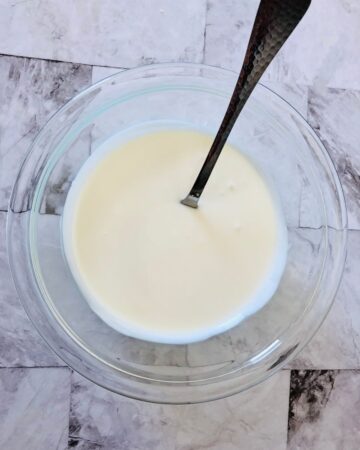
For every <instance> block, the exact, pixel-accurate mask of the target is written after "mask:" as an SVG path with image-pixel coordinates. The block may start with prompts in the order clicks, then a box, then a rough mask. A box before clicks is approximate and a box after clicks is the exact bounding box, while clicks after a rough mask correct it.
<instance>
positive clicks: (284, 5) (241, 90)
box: [182, 0, 311, 208]
mask: <svg viewBox="0 0 360 450" xmlns="http://www.w3.org/2000/svg"><path fill="white" fill-rule="evenodd" d="M310 3H311V0H261V2H260V5H259V9H258V12H257V14H256V18H255V22H254V27H253V30H252V33H251V36H250V40H249V44H248V47H247V50H246V54H245V59H244V63H243V66H242V69H241V72H240V75H239V78H238V81H237V83H236V86H235V89H234V92H233V95H232V97H231V100H230V104H229V106H228V109H227V111H226V114H225V116H224V119H223V121H222V123H221V125H220V128H219V130H218V132H217V135H216V137H215V139H214V142H213V144H212V146H211V148H210V151H209V154H208V156H207V158H206V160H205V162H204V164H203V166H202V168H201V171H200V173H199V175H198V177H197V179H196V181H195V183H194V186H193V188H192V189H191V191H190V194H189V195H188V196H187V197H186V198H185V199H184V200H183V201H182V203H184V204H186V205H187V206H192V207H193V208H196V207H197V202H198V199H199V197H200V195H201V193H202V191H203V189H204V187H205V185H206V183H207V181H208V179H209V177H210V174H211V172H212V170H213V168H214V166H215V164H216V161H217V159H218V157H219V155H220V153H221V150H222V149H223V147H224V145H225V142H226V140H227V138H228V137H229V134H230V132H231V130H232V128H233V126H234V124H235V122H236V119H237V118H238V116H239V114H240V112H241V110H242V109H243V107H244V105H245V103H246V101H247V100H248V98H249V96H250V94H251V92H252V91H253V89H254V88H255V86H256V84H257V82H258V81H259V79H260V77H261V76H262V74H263V73H264V72H265V70H266V68H267V67H268V65H269V64H270V62H271V61H272V59H273V58H274V56H275V55H276V54H277V52H278V51H279V50H280V48H281V47H282V45H283V44H284V42H285V41H286V40H287V38H288V37H289V35H290V34H291V32H292V31H293V30H294V29H295V28H296V26H297V24H298V23H299V22H300V20H301V19H302V17H303V15H304V14H305V12H306V10H307V9H308V7H309V5H310Z"/></svg>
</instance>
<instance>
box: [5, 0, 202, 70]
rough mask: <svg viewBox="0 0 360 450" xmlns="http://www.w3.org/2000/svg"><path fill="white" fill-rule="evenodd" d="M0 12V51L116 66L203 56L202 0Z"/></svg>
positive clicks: (18, 6)
mask: <svg viewBox="0 0 360 450" xmlns="http://www.w3.org/2000/svg"><path fill="white" fill-rule="evenodd" d="M1 10H2V11H1V19H0V52H1V53H6V54H11V55H21V56H30V57H37V58H45V59H55V60H60V61H71V62H77V63H85V64H95V65H103V66H118V67H132V66H136V65H139V64H146V63H151V62H160V61H162V62H165V61H166V62H168V61H191V62H200V61H201V60H202V56H203V47H204V28H205V10H206V1H205V0H195V1H194V0H184V1H182V2H174V1H172V0H157V1H156V2H146V1H142V0H134V1H132V2H131V7H129V3H128V2H117V1H113V0H103V1H102V2H101V3H99V2H98V1H97V0H78V1H76V2H75V3H74V2H73V1H72V0H63V1H61V2H59V1H58V0H49V1H42V0H33V1H31V0H30V1H17V0H14V1H11V2H7V3H6V2H5V3H3V4H2V7H1Z"/></svg>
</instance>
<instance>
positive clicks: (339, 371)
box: [0, 0, 360, 450]
mask: <svg viewBox="0 0 360 450" xmlns="http://www.w3.org/2000/svg"><path fill="white" fill-rule="evenodd" d="M257 4H258V1H257V0H182V1H181V2H179V1H175V0H153V1H151V2H150V1H146V0H133V1H131V2H129V1H126V0H102V1H100V0H76V1H74V0H46V1H45V0H0V448H1V449H3V450H23V449H27V450H52V449H59V450H63V449H67V448H76V449H89V450H90V449H104V450H112V449H126V450H128V449H129V450H172V449H174V450H198V449H199V450H200V449H209V450H237V449H249V450H285V449H288V450H295V449H301V450H358V449H359V448H360V420H359V416H360V289H359V287H358V286H359V280H360V276H359V275H360V192H359V188H360V151H359V148H358V146H359V141H360V127H359V122H360V58H359V42H360V26H359V24H360V2H359V1H358V0H313V2H312V6H311V8H310V10H309V12H308V14H307V16H306V17H305V19H304V20H303V22H302V23H301V25H300V26H299V27H298V29H297V30H296V31H295V32H294V34H293V36H292V38H291V40H290V41H288V42H287V43H286V45H285V46H284V48H283V49H282V50H281V53H280V54H279V55H278V57H277V58H276V60H275V61H274V62H273V64H272V65H271V67H270V68H269V70H268V71H267V73H266V74H265V75H264V77H263V80H262V81H263V83H264V84H266V85H268V86H270V87H271V88H272V89H274V90H275V91H277V92H279V93H280V94H281V95H282V96H283V97H284V98H285V99H287V100H288V101H289V102H290V103H291V104H293V105H294V106H295V107H296V108H297V109H298V110H299V111H300V112H301V113H302V114H303V115H304V116H305V117H306V118H307V120H308V121H309V122H310V124H311V125H312V126H313V127H314V128H315V130H316V131H317V133H318V134H319V136H320V137H321V139H322V140H323V141H324V143H325V144H326V146H327V148H328V150H329V152H330V153H331V156H332V158H333V160H334V162H335V164H336V166H337V169H338V172H339V175H340V178H341V181H342V183H343V187H344V191H345V195H346V200H347V204H348V208H349V228H350V232H349V245H348V259H347V263H346V270H345V274H344V278H343V281H342V284H341V287H340V290H339V292H338V294H337V297H336V301H335V304H334V306H333V308H332V310H331V312H330V314H329V315H328V317H327V319H326V321H325V322H324V324H323V326H322V327H321V329H320V331H319V332H318V334H317V335H316V337H315V338H314V339H313V340H312V341H311V343H310V344H309V345H308V346H307V347H306V348H305V349H304V350H303V351H302V353H301V354H300V355H299V356H298V357H297V358H296V360H295V361H293V362H292V363H291V365H290V366H289V367H288V368H287V369H286V370H282V371H281V372H280V373H278V374H277V375H275V376H274V377H272V378H271V379H270V380H269V381H267V382H265V383H263V384H262V385H259V386H257V387H256V388H253V389H252V390H250V391H247V392H246V393H243V394H239V395H235V396H233V397H231V398H228V399H224V400H219V401H216V402H211V403H207V404H202V405H187V406H166V405H153V404H145V403H142V402H139V401H135V400H130V399H127V398H123V397H120V396H117V395H115V394H112V393H110V392H107V391H105V390H103V389H101V388H100V387H98V386H95V385H94V384H92V383H90V382H88V381H86V380H85V379H83V378H82V377H81V376H79V375H77V374H76V373H73V372H72V371H71V370H70V369H69V368H68V367H66V366H65V365H64V363H63V362H62V361H60V360H59V359H58V358H57V357H56V356H55V355H54V354H53V353H52V352H51V351H50V350H49V349H48V348H47V346H46V345H45V344H44V342H43V341H42V339H41V338H40V337H39V336H38V334H37V332H36V331H35V330H34V328H33V326H32V325H31V324H30V322H29V320H28V319H27V317H26V315H25V313H24V311H23V309H22V307H21V305H20V304H19V301H18V298H17V295H16V293H15V290H14V287H13V285H12V282H11V279H10V273H9V268H8V264H7V259H6V249H5V242H4V241H5V238H4V232H5V231H4V226H5V222H6V215H7V203H8V199H9V194H10V189H11V186H12V184H13V182H14V178H15V175H16V172H17V170H18V167H19V164H20V161H21V160H22V159H23V157H24V155H25V153H26V151H27V148H28V146H29V143H30V142H31V141H32V139H33V138H34V136H35V134H36V133H37V132H38V130H39V129H40V127H41V126H42V125H43V124H44V122H45V121H46V120H47V118H48V117H49V116H50V115H51V114H52V113H53V112H54V111H55V110H57V109H58V108H59V107H60V106H61V105H63V104H64V102H65V101H66V100H68V99H69V98H70V97H72V96H73V95H74V94H75V93H76V92H77V91H79V90H81V89H83V88H84V87H86V86H88V85H89V84H91V83H92V82H94V81H96V80H99V79H101V78H103V77H105V76H107V75H109V74H111V73H113V72H116V71H118V70H119V68H121V69H126V68H130V67H134V66H137V65H140V64H147V63H152V62H167V61H189V62H204V63H206V64H211V65H215V66H222V67H226V68H231V69H234V70H238V69H239V67H240V65H241V62H242V57H243V54H244V50H245V45H246V42H247V38H248V34H249V30H250V27H251V25H252V21H253V18H254V14H255V12H256V8H257Z"/></svg>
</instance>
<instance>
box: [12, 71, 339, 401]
mask: <svg viewBox="0 0 360 450" xmlns="http://www.w3.org/2000/svg"><path fill="white" fill-rule="evenodd" d="M184 68H189V69H203V70H211V71H212V72H214V73H217V74H219V75H220V76H224V75H226V76H228V77H229V79H234V77H237V76H238V74H237V73H236V72H234V71H232V70H229V69H223V68H220V67H214V66H209V65H205V64H194V63H164V64H151V65H145V66H140V67H136V68H133V69H129V70H120V71H119V72H118V73H115V74H112V75H110V76H108V77H106V78H104V79H102V80H99V81H97V82H96V83H94V84H92V85H91V86H89V87H87V88H85V89H83V90H82V91H81V92H79V93H78V94H77V95H75V96H74V97H72V98H71V99H70V100H68V101H67V102H66V103H65V104H64V105H63V106H62V107H61V108H59V109H58V110H57V111H56V112H55V113H54V114H53V115H51V117H50V118H49V119H48V121H47V122H46V123H45V125H44V126H43V127H42V128H41V130H40V132H39V133H38V135H37V136H36V138H35V139H34V141H33V143H32V144H31V146H30V149H29V151H28V154H27V156H26V158H25V159H24V161H23V163H22V165H21V168H20V170H19V173H18V175H17V177H16V180H15V183H14V187H13V190H12V193H11V196H10V200H9V208H8V215H7V225H6V235H7V250H8V251H7V254H8V258H9V265H10V269H11V273H12V277H13V280H14V284H15V287H16V290H17V293H18V295H19V298H20V301H21V303H22V306H23V307H24V309H25V311H26V313H27V315H28V317H29V318H30V320H31V322H32V323H33V325H34V326H35V328H36V329H37V331H38V332H39V334H40V335H41V336H42V338H43V339H44V340H45V342H47V344H48V345H49V346H50V347H51V348H52V350H53V351H54V352H55V353H56V354H58V356H59V357H60V358H61V359H62V360H63V361H64V362H65V363H66V364H68V365H69V366H70V367H72V368H73V369H74V370H75V371H77V372H79V373H81V375H83V376H85V377H86V378H88V379H89V380H90V381H92V382H95V383H96V384H99V385H100V386H102V387H104V388H106V389H108V390H112V391H113V392H117V393H120V394H122V395H125V396H128V397H131V398H137V399H140V400H144V401H150V402H155V403H176V404H179V403H198V402H203V401H210V400H214V399H217V398H223V397H227V396H229V395H233V394H235V393H237V392H240V391H243V390H246V389H248V388H249V387H251V386H254V385H256V384H258V383H260V382H261V381H263V380H265V379H267V378H268V377H270V376H271V375H272V374H273V373H275V372H277V371H278V370H280V369H281V368H282V367H284V366H285V365H286V364H287V363H288V361H289V359H290V358H291V359H292V358H293V357H295V356H296V355H297V354H298V353H299V352H300V351H301V350H302V348H303V347H304V346H305V345H306V344H307V343H308V342H309V341H310V340H311V338H312V337H313V335H314V334H315V333H316V332H317V330H318V329H319V327H320V326H321V324H322V323H323V321H324V320H325V318H326V317H327V314H328V312H329V310H330V308H331V306H332V304H333V302H334V299H335V295H336V292H337V290H338V287H339V285H340V281H341V277H342V273H343V270H344V264H345V258H346V242H347V214H346V203H345V199H344V193H343V190H342V186H341V183H340V181H339V178H338V175H337V172H336V169H335V165H334V163H333V161H332V159H331V157H330V155H329V153H328V151H327V150H326V148H325V146H324V144H323V143H322V142H321V140H320V138H319V137H318V136H317V134H316V132H315V131H314V130H313V128H312V127H311V126H310V124H309V123H308V122H307V120H306V119H305V118H304V117H303V116H302V114H301V113H299V112H298V111H297V110H296V108H294V107H293V106H292V105H291V104H290V103H289V102H288V101H286V100H285V99H283V98H282V97H281V96H280V95H279V94H277V93H275V92H274V91H273V90H272V89H271V88H269V87H267V86H264V85H262V84H261V83H259V85H260V86H261V87H262V88H264V89H266V90H267V91H269V92H270V93H271V95H273V96H274V98H277V100H278V101H281V102H283V103H285V104H286V107H287V108H291V110H292V111H293V112H295V113H296V115H297V116H298V117H299V118H300V119H301V121H302V123H303V125H304V126H305V127H306V129H307V132H309V133H310V135H312V138H313V139H314V141H315V142H316V145H317V146H318V148H319V149H320V150H321V153H322V155H323V156H324V157H325V161H326V164H327V169H328V170H329V171H330V172H331V174H332V177H333V179H334V180H335V184H336V192H337V195H338V197H339V200H340V210H341V221H342V223H343V228H342V230H341V231H342V232H343V235H342V240H343V242H342V246H341V254H340V255H339V256H340V257H339V258H338V266H339V267H338V270H337V272H336V274H337V277H335V279H336V280H335V283H333V286H332V290H331V294H330V296H329V297H331V299H330V300H329V302H328V307H327V311H325V313H324V315H323V317H322V318H321V320H319V321H318V323H317V324H316V327H314V329H313V330H312V332H311V333H309V334H308V335H307V336H306V338H304V339H302V341H301V343H300V344H299V345H297V347H296V348H295V349H293V351H291V352H290V353H289V354H288V355H286V356H285V357H284V358H283V359H282V360H281V361H279V363H278V364H277V365H276V366H275V367H274V368H273V369H269V370H268V371H267V372H265V373H264V374H263V375H262V376H260V377H258V378H257V379H256V380H255V381H254V382H251V383H249V384H248V385H246V386H235V387H232V388H231V389H230V390H228V391H227V392H224V394H221V395H219V394H216V395H207V396H206V398H201V399H200V400H197V399H195V401H191V402H189V401H188V400H185V401H183V402H182V401H172V400H171V399H170V400H169V399H165V401H164V399H159V398H153V397H150V398H146V396H145V397H144V396H141V395H136V394H134V393H131V394H130V393H129V392H128V391H126V390H125V391H124V390H123V389H114V388H112V387H109V385H106V384H103V383H101V382H99V380H98V379H94V377H92V376H91V375H89V372H88V371H87V370H86V367H85V366H84V367H83V366H81V363H80V366H79V364H77V363H76V362H75V360H72V359H71V358H69V357H67V355H65V356H64V352H62V351H61V350H60V349H59V348H58V347H57V346H56V343H55V342H53V340H52V339H49V338H48V336H46V333H45V332H44V330H43V329H42V328H41V327H40V326H39V325H38V320H37V317H36V313H35V314H34V311H32V309H31V308H30V305H29V304H28V300H27V299H26V298H27V297H28V296H29V293H28V292H24V288H23V286H21V280H20V278H21V275H20V274H19V271H18V270H17V268H16V265H17V264H16V261H15V256H14V251H13V250H14V249H13V246H14V245H16V242H15V241H14V240H13V235H12V233H13V221H14V215H16V214H18V213H17V212H14V211H13V210H12V206H11V205H12V203H13V201H14V200H15V199H16V195H17V189H16V186H17V184H18V183H19V180H20V178H21V176H22V171H23V168H24V167H25V166H26V163H27V161H29V160H30V158H31V155H32V153H33V150H34V148H35V146H36V143H37V140H38V139H39V137H40V136H41V135H42V134H43V133H44V130H46V129H47V127H48V124H49V123H52V122H53V120H56V118H57V116H58V115H60V114H61V113H62V112H63V111H65V110H66V109H67V108H69V107H71V105H72V104H73V103H74V102H75V101H77V100H78V99H79V98H81V97H83V96H85V95H87V94H89V93H90V92H92V91H94V90H96V89H97V88H98V87H99V86H101V85H106V84H108V83H109V80H113V79H114V78H116V79H121V78H125V76H127V77H128V76H129V73H130V74H141V73H145V72H146V71H148V70H160V71H161V70H166V69H184ZM199 78H200V77H199ZM49 341H51V342H49Z"/></svg>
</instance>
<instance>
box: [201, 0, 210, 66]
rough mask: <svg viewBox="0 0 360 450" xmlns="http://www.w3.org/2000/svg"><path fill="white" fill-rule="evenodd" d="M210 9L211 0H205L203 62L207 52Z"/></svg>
mask: <svg viewBox="0 0 360 450" xmlns="http://www.w3.org/2000/svg"><path fill="white" fill-rule="evenodd" d="M208 11H209V0H205V19H204V33H203V39H204V45H203V50H202V53H203V55H202V64H204V63H205V52H206V33H207V26H208V23H207V19H208Z"/></svg>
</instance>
